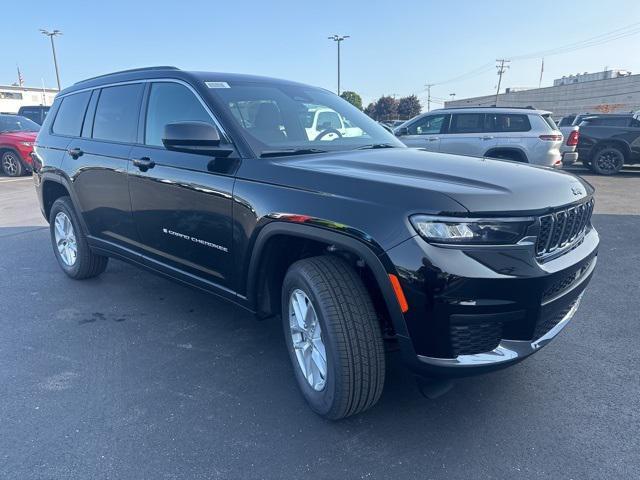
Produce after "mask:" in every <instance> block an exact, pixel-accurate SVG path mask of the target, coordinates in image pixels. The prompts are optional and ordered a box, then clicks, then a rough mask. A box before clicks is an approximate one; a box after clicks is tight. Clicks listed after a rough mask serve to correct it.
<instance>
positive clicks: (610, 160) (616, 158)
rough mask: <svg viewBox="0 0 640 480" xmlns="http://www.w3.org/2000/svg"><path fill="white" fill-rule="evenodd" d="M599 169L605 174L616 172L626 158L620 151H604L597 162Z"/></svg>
mask: <svg viewBox="0 0 640 480" xmlns="http://www.w3.org/2000/svg"><path fill="white" fill-rule="evenodd" d="M596 162H597V164H598V167H599V168H600V170H602V171H603V172H616V171H618V170H619V169H620V167H621V165H622V164H623V163H624V157H623V156H622V154H621V153H620V152H619V151H618V150H609V149H607V150H604V151H602V152H601V153H600V155H598V159H597V160H596Z"/></svg>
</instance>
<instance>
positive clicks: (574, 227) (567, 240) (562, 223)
mask: <svg viewBox="0 0 640 480" xmlns="http://www.w3.org/2000/svg"><path fill="white" fill-rule="evenodd" d="M592 212H593V200H589V201H588V202H586V203H582V204H580V205H576V206H574V207H570V208H563V209H560V210H557V211H555V212H553V213H551V214H548V215H543V216H541V217H540V218H539V219H538V224H539V227H540V230H539V236H538V240H537V242H536V256H537V258H544V257H546V256H549V255H550V254H552V253H554V252H556V251H558V250H564V249H566V248H568V247H570V246H571V245H572V244H573V243H575V242H576V241H577V240H578V239H580V238H581V237H582V235H583V233H584V231H585V229H586V227H587V225H588V224H589V221H590V219H591V214H592Z"/></svg>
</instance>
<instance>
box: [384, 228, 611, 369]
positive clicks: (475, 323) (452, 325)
mask: <svg viewBox="0 0 640 480" xmlns="http://www.w3.org/2000/svg"><path fill="white" fill-rule="evenodd" d="M598 243H599V237H598V234H597V232H596V231H595V229H593V228H591V229H590V230H589V231H588V232H587V234H586V235H585V236H584V239H583V240H582V242H581V243H580V244H579V245H577V246H576V247H575V248H573V249H572V250H571V251H568V252H567V253H565V254H564V255H562V256H560V257H558V258H556V259H553V260H550V261H548V262H545V263H544V264H539V263H538V262H536V260H534V255H532V254H531V252H528V251H527V248H526V247H523V248H513V249H511V250H508V251H505V250H500V249H498V250H496V251H490V250H489V249H487V250H482V249H477V250H475V251H461V250H458V249H443V248H439V247H435V246H433V245H429V244H427V243H426V242H424V241H423V240H422V239H420V238H419V237H414V238H413V239H411V240H409V241H407V242H405V243H404V244H401V245H399V246H397V247H395V248H393V249H391V250H390V251H388V252H387V254H388V255H389V257H390V260H391V261H392V262H393V263H394V265H395V266H396V268H397V271H398V276H399V278H400V282H401V285H402V288H403V291H404V293H405V296H406V297H407V300H408V303H409V310H408V311H407V312H406V313H405V314H404V320H405V324H406V329H405V331H404V332H403V333H406V337H405V336H399V341H400V344H401V347H402V351H403V354H404V360H405V361H406V362H407V363H408V364H409V366H410V367H411V368H412V369H413V370H414V371H415V372H416V373H419V374H423V375H426V376H444V377H455V376H467V375H473V374H477V373H484V372H488V371H492V370H497V369H500V368H504V367H506V366H509V365H512V364H514V363H517V362H519V361H521V360H523V359H524V358H526V357H528V356H530V355H532V354H533V353H535V352H537V351H538V350H540V349H541V348H542V347H543V346H545V345H546V344H548V343H549V342H550V341H551V340H553V339H554V338H555V337H556V336H557V335H558V334H559V333H560V332H561V331H562V330H563V329H564V328H565V327H566V326H567V324H568V323H569V322H570V320H571V319H572V318H573V316H574V314H575V313H576V311H577V309H578V305H579V303H580V300H581V298H582V295H583V293H584V290H585V288H586V287H587V285H588V283H589V281H590V279H591V276H592V274H593V271H594V269H595V265H596V263H597V248H598ZM419 255H420V256H421V258H420V259H419V261H417V260H416V256H419Z"/></svg>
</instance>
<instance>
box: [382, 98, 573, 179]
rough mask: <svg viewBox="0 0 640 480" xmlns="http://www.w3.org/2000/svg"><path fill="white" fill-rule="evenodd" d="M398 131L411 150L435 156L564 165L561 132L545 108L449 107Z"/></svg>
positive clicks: (423, 116) (414, 119)
mask: <svg viewBox="0 0 640 480" xmlns="http://www.w3.org/2000/svg"><path fill="white" fill-rule="evenodd" d="M394 133H395V134H396V136H397V137H399V138H400V140H402V141H403V142H404V143H405V144H406V145H407V146H409V147H419V148H424V149H426V150H430V151H433V152H443V153H454V154H458V155H470V156H474V157H492V158H502V159H505V160H514V161H518V162H525V163H532V164H535V165H544V166H547V167H559V166H560V165H561V159H562V155H561V153H560V147H561V146H562V141H563V137H562V133H561V132H560V131H559V130H558V127H556V124H555V123H554V121H553V119H552V118H551V112H546V111H542V110H533V109H530V108H496V107H464V108H444V109H440V110H432V111H431V112H427V113H423V114H422V115H418V116H417V117H414V118H412V119H411V120H407V121H406V122H405V123H403V124H402V125H400V126H398V127H396V129H395V130H394Z"/></svg>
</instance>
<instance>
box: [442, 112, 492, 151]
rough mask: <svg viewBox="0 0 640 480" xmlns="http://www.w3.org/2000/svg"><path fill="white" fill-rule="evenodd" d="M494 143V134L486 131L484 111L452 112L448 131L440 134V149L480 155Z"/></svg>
mask: <svg viewBox="0 0 640 480" xmlns="http://www.w3.org/2000/svg"><path fill="white" fill-rule="evenodd" d="M495 143H496V138H495V135H494V134H493V133H492V132H487V131H486V128H485V114H484V113H482V112H480V113H454V114H452V115H451V125H450V127H449V131H448V132H447V134H446V135H443V136H442V140H441V142H440V151H441V152H444V153H454V154H457V155H471V156H474V157H481V156H483V155H484V153H485V152H486V151H487V150H489V149H490V148H491V147H492V146H493V145H495Z"/></svg>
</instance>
